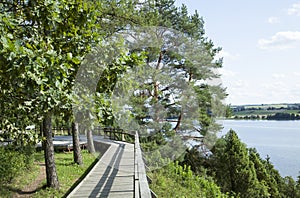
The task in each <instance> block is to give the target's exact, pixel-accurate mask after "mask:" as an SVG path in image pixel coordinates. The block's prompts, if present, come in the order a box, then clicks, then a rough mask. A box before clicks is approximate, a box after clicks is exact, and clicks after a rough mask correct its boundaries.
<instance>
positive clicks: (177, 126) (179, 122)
mask: <svg viewBox="0 0 300 198" xmlns="http://www.w3.org/2000/svg"><path fill="white" fill-rule="evenodd" d="M181 120H182V112H180V115H179V117H178V120H177V124H176V126H175V127H174V129H173V130H174V131H177V130H179V127H180V124H181Z"/></svg>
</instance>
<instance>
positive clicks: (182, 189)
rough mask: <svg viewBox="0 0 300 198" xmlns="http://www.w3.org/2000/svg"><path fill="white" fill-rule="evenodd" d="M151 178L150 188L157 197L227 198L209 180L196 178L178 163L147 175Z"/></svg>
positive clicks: (187, 167)
mask: <svg viewBox="0 0 300 198" xmlns="http://www.w3.org/2000/svg"><path fill="white" fill-rule="evenodd" d="M149 176H150V178H153V181H152V184H151V185H150V188H151V189H152V190H153V191H154V192H155V193H156V194H157V195H158V196H159V197H199V198H201V197H227V196H226V195H225V194H223V193H221V191H220V188H219V187H218V186H217V185H216V184H215V183H214V182H213V181H212V180H211V178H205V177H199V176H196V175H195V174H194V173H193V172H192V170H191V169H190V167H189V166H185V165H184V166H180V165H179V164H178V162H176V163H174V162H172V163H170V164H169V165H167V166H166V167H163V168H161V169H158V170H155V171H153V172H152V173H150V174H149Z"/></svg>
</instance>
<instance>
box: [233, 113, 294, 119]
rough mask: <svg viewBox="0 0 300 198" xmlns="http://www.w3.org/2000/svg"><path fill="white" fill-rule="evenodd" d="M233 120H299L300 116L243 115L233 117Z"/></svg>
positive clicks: (290, 114)
mask: <svg viewBox="0 0 300 198" xmlns="http://www.w3.org/2000/svg"><path fill="white" fill-rule="evenodd" d="M234 119H247V120H258V119H262V120H300V115H299V114H295V113H275V114H274V115H245V116H238V115H236V116H234Z"/></svg>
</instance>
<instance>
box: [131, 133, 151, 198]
mask: <svg viewBox="0 0 300 198" xmlns="http://www.w3.org/2000/svg"><path fill="white" fill-rule="evenodd" d="M134 193H135V198H140V197H143V198H144V197H152V196H151V190H150V188H149V185H148V180H147V175H146V170H145V164H144V161H143V156H142V150H141V147H140V141H139V134H138V132H136V133H135V142H134Z"/></svg>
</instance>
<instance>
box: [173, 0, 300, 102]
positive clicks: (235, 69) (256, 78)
mask: <svg viewBox="0 0 300 198" xmlns="http://www.w3.org/2000/svg"><path fill="white" fill-rule="evenodd" d="M182 3H183V4H185V5H186V6H187V7H188V10H189V13H194V11H195V10H197V11H198V13H199V15H200V16H202V17H203V20H204V22H205V26H204V27H205V32H206V37H207V38H209V39H211V40H212V41H213V43H214V44H215V46H216V47H221V48H222V51H221V52H220V53H219V55H218V56H220V57H223V58H224V62H223V68H221V69H220V70H219V73H221V74H222V77H221V80H222V83H223V86H224V87H226V88H227V93H228V94H229V96H228V97H227V99H226V103H227V104H232V105H243V104H272V103H300V61H299V59H300V0H276V1H274V0H252V1H249V0H248V1H246V0H176V3H175V4H176V5H177V6H180V5H181V4H182Z"/></svg>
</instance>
